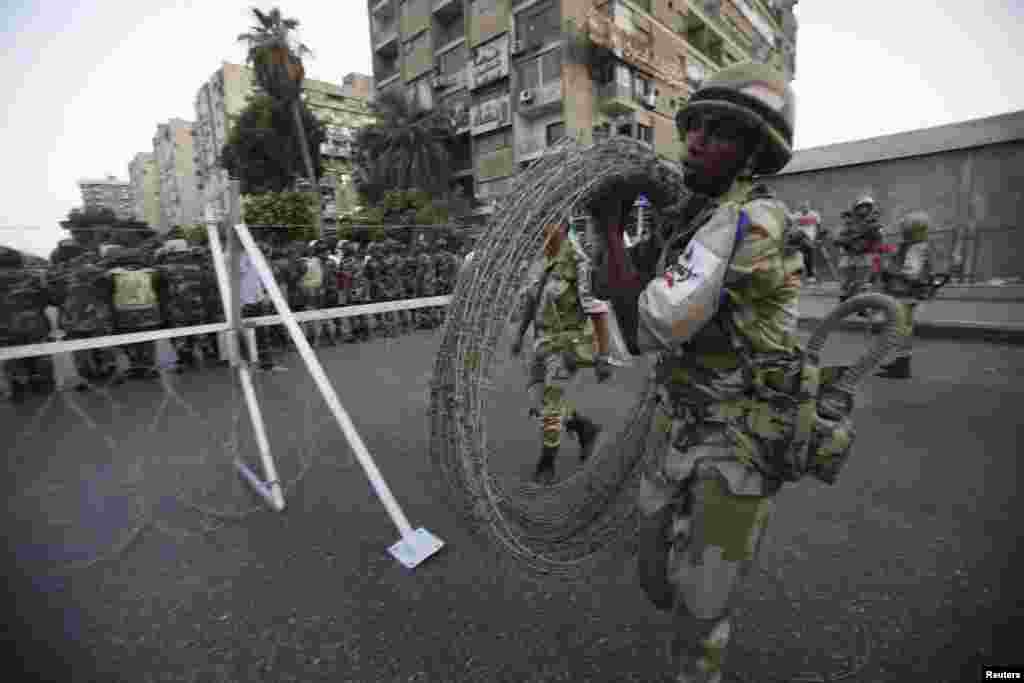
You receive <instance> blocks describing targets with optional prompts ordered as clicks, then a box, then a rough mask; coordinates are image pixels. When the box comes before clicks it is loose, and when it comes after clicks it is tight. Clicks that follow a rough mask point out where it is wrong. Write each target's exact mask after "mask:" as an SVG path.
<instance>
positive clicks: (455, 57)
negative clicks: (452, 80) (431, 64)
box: [437, 43, 469, 76]
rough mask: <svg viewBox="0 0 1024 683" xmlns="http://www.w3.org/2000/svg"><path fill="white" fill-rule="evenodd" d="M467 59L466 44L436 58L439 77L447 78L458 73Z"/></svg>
mask: <svg viewBox="0 0 1024 683" xmlns="http://www.w3.org/2000/svg"><path fill="white" fill-rule="evenodd" d="M468 59H469V50H468V49H467V48H466V44H465V43H463V44H462V45H459V46H458V47H457V48H455V49H454V50H449V51H448V52H445V53H444V54H443V55H441V56H440V57H438V58H437V65H438V67H440V70H441V75H444V76H449V75H451V74H455V73H458V72H459V71H460V70H461V69H462V68H463V67H464V66H466V61H467V60H468Z"/></svg>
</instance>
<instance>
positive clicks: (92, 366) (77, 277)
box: [52, 256, 115, 380]
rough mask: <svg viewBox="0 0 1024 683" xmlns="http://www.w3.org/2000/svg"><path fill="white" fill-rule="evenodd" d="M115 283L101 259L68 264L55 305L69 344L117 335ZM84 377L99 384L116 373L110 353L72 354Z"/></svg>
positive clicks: (87, 258)
mask: <svg viewBox="0 0 1024 683" xmlns="http://www.w3.org/2000/svg"><path fill="white" fill-rule="evenodd" d="M112 287H113V283H112V282H111V281H110V279H109V278H107V277H105V274H104V270H103V269H102V268H101V267H100V266H99V265H98V263H97V259H96V258H93V257H90V256H83V257H79V258H77V259H74V260H73V261H71V262H69V263H67V264H65V267H64V268H63V269H62V272H60V273H59V275H58V277H57V278H56V279H55V281H54V287H53V288H52V292H53V295H54V299H53V301H52V303H53V304H54V305H55V306H57V308H58V309H59V311H60V329H61V330H63V332H64V338H65V339H67V340H74V339H88V338H90V337H103V336H106V335H109V334H112V333H113V331H114V312H113V309H112V307H111V302H112V301H113V291H112V289H111V288H112ZM72 358H73V359H74V362H75V366H76V367H77V369H78V372H79V374H80V375H82V377H85V378H86V379H89V380H98V379H100V378H102V377H105V376H109V375H110V374H111V373H112V372H113V370H114V364H115V361H114V356H113V354H112V353H111V351H110V349H88V350H85V351H75V352H73V353H72Z"/></svg>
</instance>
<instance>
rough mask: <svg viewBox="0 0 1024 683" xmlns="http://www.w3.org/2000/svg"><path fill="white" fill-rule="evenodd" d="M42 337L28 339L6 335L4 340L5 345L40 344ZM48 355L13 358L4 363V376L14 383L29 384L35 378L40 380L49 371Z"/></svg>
mask: <svg viewBox="0 0 1024 683" xmlns="http://www.w3.org/2000/svg"><path fill="white" fill-rule="evenodd" d="M41 341H45V340H40V339H26V338H19V337H5V338H3V340H2V342H3V343H2V345H3V346H21V345H22V344H38V343H40V342H41ZM48 360H49V359H48V358H47V357H46V356H32V357H29V358H12V359H11V360H5V361H4V363H3V368H4V377H5V378H6V379H7V380H8V381H9V382H11V383H12V384H15V383H17V384H21V385H25V384H29V383H30V382H32V381H33V380H35V381H39V380H40V379H42V378H45V376H46V374H47V371H48V363H47V361H48Z"/></svg>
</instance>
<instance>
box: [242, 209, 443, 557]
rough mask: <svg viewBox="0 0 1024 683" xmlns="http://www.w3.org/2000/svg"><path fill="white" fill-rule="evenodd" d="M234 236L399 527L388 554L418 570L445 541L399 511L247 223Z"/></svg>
mask: <svg viewBox="0 0 1024 683" xmlns="http://www.w3.org/2000/svg"><path fill="white" fill-rule="evenodd" d="M232 232H233V233H234V234H235V235H237V236H238V239H239V240H240V241H241V243H242V248H244V249H245V252H246V254H247V255H248V257H249V260H250V261H251V262H252V264H253V265H254V266H255V267H256V272H257V274H258V275H259V277H260V280H261V281H262V282H263V286H264V288H265V289H266V290H267V293H268V294H269V295H270V299H271V301H273V303H274V308H275V309H277V314H278V316H280V318H281V322H282V323H284V326H285V329H287V330H288V334H289V335H290V336H291V338H292V342H293V343H294V344H295V347H296V349H297V350H298V352H299V355H300V356H302V360H303V361H304V362H305V364H306V367H307V368H308V369H309V373H310V375H312V377H313V380H314V381H315V382H316V385H317V388H318V389H319V390H320V394H321V395H322V396H323V398H324V401H325V402H326V403H327V407H328V408H330V410H331V413H333V415H334V418H335V420H337V422H338V426H340V427H341V431H342V432H343V433H344V434H345V438H346V439H348V442H349V445H350V446H351V447H352V450H353V452H354V453H355V455H356V458H357V459H358V460H359V464H360V465H362V467H363V470H364V471H365V473H366V476H367V478H368V479H369V480H370V485H371V486H372V487H373V490H374V492H375V493H376V494H377V497H378V498H379V499H380V501H381V503H382V504H383V505H384V508H385V510H387V513H388V516H390V517H391V521H392V522H394V524H395V526H396V527H398V531H399V533H400V534H401V539H399V541H398V542H397V543H395V544H393V545H392V546H391V547H389V548H388V552H390V553H391V555H392V556H393V557H394V558H395V559H396V560H398V561H399V562H401V563H402V564H403V565H404V566H405V567H407V568H409V569H411V568H413V567H416V566H417V565H419V564H420V563H421V562H423V561H424V560H426V559H427V558H428V557H430V556H432V555H434V554H435V553H436V552H437V551H439V550H440V549H441V548H442V547H443V546H444V541H442V540H441V539H439V538H437V537H436V536H434V535H433V534H431V533H430V532H429V531H427V530H426V529H424V528H422V527H420V528H418V529H416V530H413V528H412V525H410V524H409V520H408V519H407V518H406V516H405V513H403V512H402V508H401V507H399V505H398V502H397V501H396V500H395V498H394V496H393V495H392V494H391V490H390V489H389V488H388V485H387V482H385V481H384V478H383V477H382V476H381V474H380V471H379V470H378V469H377V465H376V463H374V461H373V457H372V456H371V455H370V453H369V451H368V450H367V448H366V445H365V444H364V443H363V440H362V438H360V436H359V433H358V432H357V431H356V429H355V427H354V426H353V424H352V420H351V419H350V418H349V416H348V413H347V412H346V411H345V408H344V407H342V405H341V401H339V400H338V395H337V393H335V391H334V387H333V386H332V385H331V382H330V380H329V379H327V374H326V373H325V372H324V369H323V366H322V365H320V359H319V358H317V356H316V354H315V353H314V352H313V347H311V346H310V345H309V341H308V340H307V339H306V336H305V335H304V334H303V333H302V329H301V328H300V327H299V323H298V321H297V320H296V318H295V315H294V314H293V313H292V311H291V309H290V308H289V307H288V302H287V301H285V298H284V296H283V295H282V294H281V290H280V289H279V288H278V286H277V282H276V281H275V280H274V275H273V273H272V272H271V270H270V266H269V264H268V263H267V261H266V259H265V258H264V257H263V254H262V253H260V250H259V249H258V248H257V246H256V243H255V241H254V240H253V238H252V235H251V234H249V228H248V227H246V225H245V224H244V223H239V224H237V225H235V229H234V231H232ZM230 243H231V242H230V240H229V244H230ZM236 282H237V280H236ZM271 464H272V461H271Z"/></svg>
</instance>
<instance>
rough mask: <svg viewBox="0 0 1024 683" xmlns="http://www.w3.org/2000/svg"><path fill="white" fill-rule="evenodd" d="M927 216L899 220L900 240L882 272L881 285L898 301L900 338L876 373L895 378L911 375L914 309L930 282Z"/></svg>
mask: <svg viewBox="0 0 1024 683" xmlns="http://www.w3.org/2000/svg"><path fill="white" fill-rule="evenodd" d="M928 224H929V218H928V216H927V214H925V213H923V212H912V213H910V214H908V215H907V216H906V217H904V218H903V220H902V221H901V226H900V227H901V230H900V236H901V243H900V245H899V247H898V249H897V251H896V253H895V255H894V256H893V258H891V259H889V260H888V262H887V263H886V265H885V268H884V269H883V272H882V289H883V291H884V292H885V293H886V294H889V295H890V296H893V297H895V298H896V299H897V300H898V301H899V302H900V304H901V306H900V309H901V313H902V317H901V319H900V322H899V330H900V332H901V333H902V334H903V336H902V342H901V344H900V346H899V347H897V349H896V350H895V352H894V353H893V360H892V362H890V363H887V364H886V365H884V366H882V368H881V372H879V373H878V374H879V375H881V376H883V377H891V378H894V379H909V378H910V359H911V356H912V354H913V335H914V311H915V309H916V307H917V306H918V304H919V303H920V302H921V300H922V299H923V298H924V296H926V294H925V292H923V291H922V285H925V284H928V283H930V282H931V278H932V249H931V244H930V243H929V242H928V227H929V225H928Z"/></svg>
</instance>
